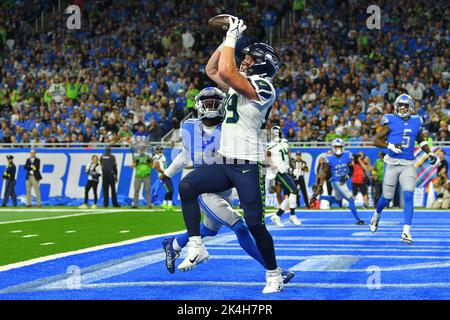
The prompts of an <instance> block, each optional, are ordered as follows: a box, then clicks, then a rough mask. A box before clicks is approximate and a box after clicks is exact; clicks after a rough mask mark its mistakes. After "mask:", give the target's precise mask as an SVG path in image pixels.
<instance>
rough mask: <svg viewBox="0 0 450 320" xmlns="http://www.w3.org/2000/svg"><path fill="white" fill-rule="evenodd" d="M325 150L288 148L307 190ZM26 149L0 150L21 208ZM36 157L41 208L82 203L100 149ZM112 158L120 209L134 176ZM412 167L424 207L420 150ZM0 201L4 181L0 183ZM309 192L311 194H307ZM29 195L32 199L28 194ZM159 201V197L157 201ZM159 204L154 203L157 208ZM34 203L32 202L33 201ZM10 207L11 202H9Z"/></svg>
mask: <svg viewBox="0 0 450 320" xmlns="http://www.w3.org/2000/svg"><path fill="white" fill-rule="evenodd" d="M432 149H433V151H434V152H435V153H436V154H438V153H439V152H440V150H441V148H439V147H434V148H432ZM442 149H444V150H445V151H446V153H447V155H448V154H450V148H449V147H445V148H442ZM328 150H329V148H311V147H305V148H292V149H291V152H292V153H295V152H297V151H301V152H302V158H303V160H305V161H306V163H307V164H308V167H309V168H310V172H309V173H308V174H307V175H306V176H305V178H306V182H307V185H308V186H309V189H310V187H311V186H312V185H313V184H314V182H315V179H316V175H315V171H316V168H317V165H318V159H319V158H320V157H322V156H324V155H325V154H326V152H327V151H328ZM346 150H350V151H351V152H353V153H356V152H359V151H363V152H364V153H365V154H366V155H367V156H368V157H369V158H370V159H371V163H372V164H373V163H374V161H375V159H377V157H378V153H379V151H380V150H379V149H376V148H370V147H361V148H350V147H348V148H346ZM29 151H30V149H20V148H14V149H7V148H3V149H0V173H1V174H3V172H4V170H5V167H6V164H7V160H6V155H8V154H11V155H13V156H14V163H15V164H16V166H17V169H18V170H17V176H16V178H17V184H16V192H17V195H18V198H19V203H20V204H21V205H24V204H25V194H26V188H25V178H26V172H25V169H24V165H25V160H26V159H27V158H28V157H29ZM36 151H37V157H38V158H40V159H41V173H42V177H43V179H42V180H41V185H40V188H41V197H42V204H43V205H79V204H81V203H82V202H83V199H84V185H85V183H86V181H87V175H86V174H85V166H86V164H87V163H88V162H89V161H90V159H91V157H92V155H94V154H96V155H99V156H100V155H101V154H102V153H103V150H100V149H62V148H53V149H49V148H45V149H36ZM178 152H179V149H176V148H175V149H165V150H164V153H165V155H166V157H167V159H168V163H170V162H171V159H173V158H174V156H175V155H176V154H177V153H178ZM113 154H114V155H115V157H116V160H117V164H118V175H119V182H118V184H117V194H118V199H119V203H120V204H121V205H130V204H131V203H132V198H133V193H134V188H133V185H134V174H133V169H132V168H131V163H132V154H131V152H130V151H129V150H128V149H114V150H113ZM415 155H416V167H417V173H418V183H417V188H416V192H415V205H416V206H424V204H425V200H426V199H425V194H426V192H427V187H428V185H429V182H430V181H431V180H432V179H433V178H435V176H436V167H433V166H431V165H430V164H429V162H428V161H427V160H426V155H425V154H424V152H422V151H421V150H420V149H416V152H415ZM180 177H181V173H179V174H177V175H176V176H175V177H174V178H173V184H174V189H175V194H174V204H179V198H178V182H179V180H180ZM151 179H152V182H154V181H155V179H157V174H156V170H152V174H151ZM0 183H1V188H0V190H1V198H2V199H3V195H4V188H5V180H2V181H1V182H0ZM101 189H102V188H101V181H100V184H99V190H98V191H99V197H100V199H99V202H98V203H99V204H103V196H102V191H101ZM309 191H310V192H311V190H309ZM32 195H34V194H33V193H32ZM92 198H93V195H92V191H91V193H90V200H92ZM140 199H141V200H140V203H141V204H145V202H144V201H143V196H142V192H141V195H140ZM159 199H161V197H160V198H159ZM159 199H158V200H159ZM266 199H267V206H276V199H275V195H274V194H267V197H266ZM356 200H357V204H361V202H362V197H361V195H358V197H357V199H356ZM158 202H159V201H157V202H156V204H158ZM33 203H34V199H33ZM9 204H11V200H10V202H9Z"/></svg>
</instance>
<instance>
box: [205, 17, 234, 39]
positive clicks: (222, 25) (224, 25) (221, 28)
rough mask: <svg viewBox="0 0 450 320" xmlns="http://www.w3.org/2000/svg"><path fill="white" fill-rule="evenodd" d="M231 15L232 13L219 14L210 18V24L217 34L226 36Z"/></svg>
mask: <svg viewBox="0 0 450 320" xmlns="http://www.w3.org/2000/svg"><path fill="white" fill-rule="evenodd" d="M230 16H231V15H229V14H219V15H217V16H214V17H212V18H211V19H209V20H208V25H209V27H210V29H211V30H212V31H213V32H214V33H215V34H218V35H220V36H225V35H226V33H227V31H228V27H229V23H228V17H230Z"/></svg>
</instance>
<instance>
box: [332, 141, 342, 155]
mask: <svg viewBox="0 0 450 320" xmlns="http://www.w3.org/2000/svg"><path fill="white" fill-rule="evenodd" d="M331 146H332V148H333V152H334V154H335V155H337V156H340V155H341V154H342V153H343V152H344V140H342V139H341V138H336V139H334V140H333V142H332V143H331Z"/></svg>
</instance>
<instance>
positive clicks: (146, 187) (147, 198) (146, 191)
mask: <svg viewBox="0 0 450 320" xmlns="http://www.w3.org/2000/svg"><path fill="white" fill-rule="evenodd" d="M143 180H144V194H145V201H146V203H147V207H148V208H151V207H152V206H153V204H152V198H151V195H150V189H151V181H150V176H148V177H145V178H144V179H143Z"/></svg>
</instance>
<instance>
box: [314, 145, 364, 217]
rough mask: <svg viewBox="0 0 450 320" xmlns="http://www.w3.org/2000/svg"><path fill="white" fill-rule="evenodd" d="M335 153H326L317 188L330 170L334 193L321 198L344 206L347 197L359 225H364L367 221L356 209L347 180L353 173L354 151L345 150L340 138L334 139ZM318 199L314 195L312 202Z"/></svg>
mask: <svg viewBox="0 0 450 320" xmlns="http://www.w3.org/2000/svg"><path fill="white" fill-rule="evenodd" d="M331 146H332V150H333V153H332V154H331V155H326V157H325V167H324V170H323V171H322V174H320V175H319V176H318V177H317V184H316V185H317V188H318V189H321V188H320V186H322V185H323V183H324V182H325V178H326V176H327V173H328V171H330V172H331V178H330V182H331V185H332V186H333V195H331V196H325V195H320V196H319V199H320V200H327V201H329V202H330V205H333V203H337V204H338V205H339V206H342V199H345V200H347V201H348V203H349V208H350V211H351V212H352V214H353V216H354V217H355V219H356V224H357V225H363V224H365V222H364V221H363V220H361V219H360V218H359V215H358V211H357V210H356V205H355V199H354V198H353V195H352V193H351V192H350V190H349V189H348V187H347V180H348V179H349V177H350V176H351V174H352V170H353V161H352V153H351V152H350V151H344V141H343V140H342V139H340V138H337V139H334V140H333V142H332V144H331ZM315 200H316V197H315V196H314V197H313V198H312V199H311V203H312V202H314V201H315Z"/></svg>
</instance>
